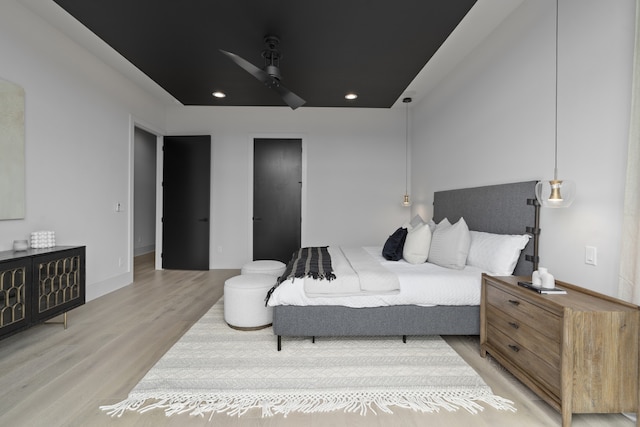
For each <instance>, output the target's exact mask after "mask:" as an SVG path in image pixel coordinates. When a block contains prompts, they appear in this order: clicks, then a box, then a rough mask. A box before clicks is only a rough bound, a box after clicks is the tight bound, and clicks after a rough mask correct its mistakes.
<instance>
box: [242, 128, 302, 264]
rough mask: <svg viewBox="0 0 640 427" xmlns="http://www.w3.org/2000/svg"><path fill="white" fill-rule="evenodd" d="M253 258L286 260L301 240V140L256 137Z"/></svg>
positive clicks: (254, 141)
mask: <svg viewBox="0 0 640 427" xmlns="http://www.w3.org/2000/svg"><path fill="white" fill-rule="evenodd" d="M253 147H254V149H253V151H254V155H253V259H254V260H259V259H273V260H278V261H282V262H284V263H287V262H288V261H289V259H290V258H291V255H292V253H293V252H294V251H296V250H297V249H299V248H300V242H301V221H302V215H301V209H302V208H301V206H302V140H301V139H300V138H255V139H254V140H253Z"/></svg>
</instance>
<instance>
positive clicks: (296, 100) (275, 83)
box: [220, 49, 307, 110]
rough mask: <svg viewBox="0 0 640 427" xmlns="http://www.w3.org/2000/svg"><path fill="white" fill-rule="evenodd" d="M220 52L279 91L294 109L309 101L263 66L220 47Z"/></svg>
mask: <svg viewBox="0 0 640 427" xmlns="http://www.w3.org/2000/svg"><path fill="white" fill-rule="evenodd" d="M220 52H222V53H224V54H225V55H226V56H228V57H229V59H231V60H232V61H233V62H235V63H236V64H237V65H238V66H240V68H242V69H243V70H245V71H246V72H248V73H249V74H251V75H252V76H253V77H255V78H256V79H258V80H260V81H261V82H262V83H264V84H265V85H266V86H268V87H270V88H271V89H273V90H275V91H276V92H278V94H279V95H280V96H281V97H282V99H283V101H284V102H285V103H286V104H287V105H288V106H289V107H291V109H292V110H295V109H296V108H298V107H301V106H303V105H304V104H305V103H306V102H307V101H305V100H304V99H302V98H300V97H299V96H298V95H296V94H295V93H293V92H291V91H290V90H289V89H287V88H286V87H284V86H282V85H281V84H280V80H278V79H276V78H274V77H272V76H271V75H269V73H267V72H266V71H264V70H263V69H262V68H258V67H256V66H255V65H253V64H252V63H251V62H249V61H247V60H246V59H244V58H242V57H240V56H238V55H236V54H235V53H231V52H227V51H226V50H222V49H220Z"/></svg>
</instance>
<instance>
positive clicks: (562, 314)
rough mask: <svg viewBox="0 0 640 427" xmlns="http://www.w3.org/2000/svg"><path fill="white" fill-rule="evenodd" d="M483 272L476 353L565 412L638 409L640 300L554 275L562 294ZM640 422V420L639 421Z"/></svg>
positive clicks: (567, 420) (567, 418)
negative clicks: (635, 302) (594, 289)
mask: <svg viewBox="0 0 640 427" xmlns="http://www.w3.org/2000/svg"><path fill="white" fill-rule="evenodd" d="M518 280H521V281H524V280H530V278H526V277H514V276H505V277H494V276H488V275H483V277H482V300H481V306H480V354H481V356H482V357H486V355H487V353H490V354H491V356H493V357H494V358H495V359H496V360H497V361H498V362H500V363H501V364H502V365H503V366H504V367H505V368H507V369H508V370H509V371H510V372H511V373H512V374H513V375H514V376H515V377H517V378H518V379H519V380H520V381H522V382H523V383H524V384H525V385H526V386H527V387H529V388H530V389H531V390H533V391H534V392H535V393H536V394H537V395H538V396H540V397H541V398H542V399H544V400H545V401H546V402H547V403H549V404H550V405H551V406H552V407H554V408H555V409H556V410H558V411H560V412H561V414H562V425H563V426H565V427H567V426H569V425H570V424H571V416H572V414H573V413H612V412H613V413H615V412H637V411H638V407H639V404H638V341H639V340H638V334H639V333H640V307H638V306H636V305H633V304H628V303H626V302H624V301H621V300H617V299H615V298H611V297H608V296H605V295H602V294H598V293H596V292H592V291H589V290H587V289H583V288H580V287H578V286H574V285H570V284H568V283H563V282H560V281H556V286H557V287H561V288H564V289H566V290H567V294H566V295H541V294H538V293H536V292H534V291H532V290H529V289H525V288H523V287H521V286H518ZM638 425H639V426H640V420H639V421H638Z"/></svg>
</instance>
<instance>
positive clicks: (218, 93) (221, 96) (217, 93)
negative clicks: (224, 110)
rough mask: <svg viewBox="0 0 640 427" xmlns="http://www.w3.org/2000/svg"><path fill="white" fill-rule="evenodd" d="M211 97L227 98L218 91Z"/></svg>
mask: <svg viewBox="0 0 640 427" xmlns="http://www.w3.org/2000/svg"><path fill="white" fill-rule="evenodd" d="M211 95H213V96H215V97H216V98H224V97H226V96H227V94H226V93H224V92H220V91H219V90H217V91H215V92H213V93H212V94H211Z"/></svg>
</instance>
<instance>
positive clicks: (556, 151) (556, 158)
mask: <svg viewBox="0 0 640 427" xmlns="http://www.w3.org/2000/svg"><path fill="white" fill-rule="evenodd" d="M559 3H560V0H556V64H555V65H556V76H555V77H556V82H555V111H554V116H555V123H554V125H555V129H554V132H555V146H554V150H555V152H554V160H555V161H554V165H553V179H554V180H557V179H558V10H559V6H558V4H559Z"/></svg>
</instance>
